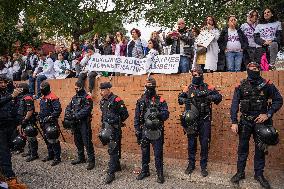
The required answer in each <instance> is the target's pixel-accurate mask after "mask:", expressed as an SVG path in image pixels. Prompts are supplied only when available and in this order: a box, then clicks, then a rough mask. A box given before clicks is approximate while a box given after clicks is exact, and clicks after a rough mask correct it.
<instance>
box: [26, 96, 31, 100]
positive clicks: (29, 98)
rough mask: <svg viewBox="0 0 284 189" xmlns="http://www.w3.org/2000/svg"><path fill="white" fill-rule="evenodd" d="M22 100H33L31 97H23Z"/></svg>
mask: <svg viewBox="0 0 284 189" xmlns="http://www.w3.org/2000/svg"><path fill="white" fill-rule="evenodd" d="M24 100H33V97H31V96H25V97H24Z"/></svg>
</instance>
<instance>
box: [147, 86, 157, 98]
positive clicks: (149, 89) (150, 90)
mask: <svg viewBox="0 0 284 189" xmlns="http://www.w3.org/2000/svg"><path fill="white" fill-rule="evenodd" d="M145 94H146V96H147V97H152V96H154V95H155V94H156V90H155V87H146V91H145Z"/></svg>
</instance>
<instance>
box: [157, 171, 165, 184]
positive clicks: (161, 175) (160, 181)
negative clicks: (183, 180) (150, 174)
mask: <svg viewBox="0 0 284 189" xmlns="http://www.w3.org/2000/svg"><path fill="white" fill-rule="evenodd" d="M157 176H158V177H157V182H158V183H160V184H163V183H164V182H165V178H164V175H163V173H158V174H157Z"/></svg>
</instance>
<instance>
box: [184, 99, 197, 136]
mask: <svg viewBox="0 0 284 189" xmlns="http://www.w3.org/2000/svg"><path fill="white" fill-rule="evenodd" d="M198 116H199V111H198V110H197V108H196V107H195V106H194V105H192V104H191V109H190V110H186V111H185V112H183V114H182V116H181V122H182V124H181V125H182V127H183V128H184V130H185V132H186V133H187V134H194V133H195V132H196V129H197V128H196V120H197V119H198Z"/></svg>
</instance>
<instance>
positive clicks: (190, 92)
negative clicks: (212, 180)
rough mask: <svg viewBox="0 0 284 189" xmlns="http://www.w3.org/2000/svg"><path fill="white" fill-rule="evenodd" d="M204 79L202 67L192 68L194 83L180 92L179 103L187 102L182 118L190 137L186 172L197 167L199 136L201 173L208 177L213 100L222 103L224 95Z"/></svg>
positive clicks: (190, 171) (189, 172) (183, 125)
mask: <svg viewBox="0 0 284 189" xmlns="http://www.w3.org/2000/svg"><path fill="white" fill-rule="evenodd" d="M203 80H204V78H203V71H202V69H200V68H194V69H193V70H192V83H191V84H190V85H189V86H186V87H185V89H184V90H183V92H182V93H180V94H179V96H178V103H179V104H180V105H182V104H185V112H184V113H183V116H182V120H181V123H182V127H183V128H184V130H185V132H186V134H187V138H188V166H187V169H186V170H185V174H191V173H192V172H193V170H194V169H195V155H196V150H197V137H199V142H200V146H201V150H200V157H201V158H200V167H201V175H202V176H203V177H206V176H207V175H208V171H207V162H208V151H209V145H210V136H211V117H212V102H214V103H215V104H218V103H220V102H221V101H222V95H221V94H219V92H218V91H217V90H216V89H215V88H214V87H213V86H210V85H208V84H207V83H204V81H203ZM191 114H193V115H191ZM188 118H189V119H188ZM190 118H192V119H190Z"/></svg>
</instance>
